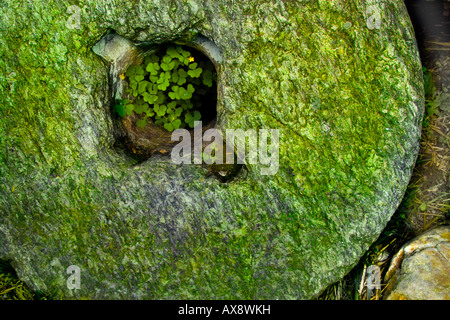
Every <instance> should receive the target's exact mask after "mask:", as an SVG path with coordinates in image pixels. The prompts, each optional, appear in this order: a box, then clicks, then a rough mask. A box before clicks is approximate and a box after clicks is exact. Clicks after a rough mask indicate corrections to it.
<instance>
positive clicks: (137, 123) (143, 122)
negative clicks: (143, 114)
mask: <svg viewBox="0 0 450 320" xmlns="http://www.w3.org/2000/svg"><path fill="white" fill-rule="evenodd" d="M136 125H137V126H138V127H139V128H144V127H145V126H146V125H147V121H146V120H145V119H139V120H138V121H136Z"/></svg>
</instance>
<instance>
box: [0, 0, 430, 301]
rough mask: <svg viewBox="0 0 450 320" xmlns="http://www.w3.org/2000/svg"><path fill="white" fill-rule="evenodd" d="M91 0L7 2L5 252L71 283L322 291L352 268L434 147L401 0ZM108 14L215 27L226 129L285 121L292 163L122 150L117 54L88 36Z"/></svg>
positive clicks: (53, 285) (293, 295)
mask: <svg viewBox="0 0 450 320" xmlns="http://www.w3.org/2000/svg"><path fill="white" fill-rule="evenodd" d="M76 3H77V5H76V6H75V7H74V6H72V7H71V8H69V3H67V2H63V1H12V0H7V1H2V3H1V4H0V17H1V23H0V101H1V103H0V113H1V115H2V117H1V120H0V211H1V216H0V258H2V259H9V260H11V261H12V264H13V266H14V267H15V268H16V270H17V273H18V275H19V277H20V278H21V279H23V280H25V281H26V282H27V283H28V284H29V285H30V286H31V287H32V288H34V289H39V290H42V291H47V290H54V289H56V290H58V292H59V295H60V297H62V298H110V299H111V298H133V299H144V298H147V299H155V298H158V299H175V298H186V299H189V298H204V299H207V298H222V299H229V298H235V299H246V298H253V299H308V298H313V297H315V296H317V295H318V294H319V293H320V292H321V291H322V290H323V289H324V288H325V287H326V286H327V285H329V284H331V283H333V282H335V281H337V280H338V279H339V278H340V277H342V276H343V275H344V274H346V273H347V272H348V271H349V270H350V269H351V268H352V267H353V266H354V264H355V263H356V262H357V261H358V259H359V258H360V257H361V256H362V254H363V253H364V252H365V251H366V250H367V248H368V247H369V246H370V244H371V243H372V242H373V241H374V240H375V239H376V238H377V237H378V235H379V233H380V232H381V230H382V229H383V228H384V226H385V224H386V223H387V221H388V220H389V218H390V216H391V215H392V213H393V212H394V211H395V209H396V207H397V206H398V204H399V202H400V200H401V198H402V196H403V193H404V191H405V188H406V186H407V183H408V181H409V178H410V175H411V169H412V167H413V165H414V162H415V159H416V154H417V150H418V145H419V143H418V141H419V138H420V123H421V119H422V113H423V86H422V70H421V65H420V61H419V55H418V52H417V48H416V44H415V39H414V36H413V32H412V27H411V25H410V21H409V18H408V16H407V13H406V10H405V8H404V4H403V2H402V1H395V2H394V1H392V2H391V1H386V2H380V1H377V2H373V1H361V0H355V1H329V0H317V1H312V0H311V1H295V2H294V1H269V2H263V1H255V0H246V1H236V0H234V1H223V0H222V1H221V0H217V1H195V0H190V1H112V0H104V1H84V0H80V1H77V2H76ZM77 8H78V9H77ZM77 13H79V14H80V16H79V21H78V20H77ZM68 22H70V23H68ZM77 22H79V23H78V24H77ZM111 29H113V30H115V31H116V32H117V33H118V34H119V35H121V36H123V37H125V38H127V39H129V40H130V41H133V42H134V43H139V42H141V41H145V42H147V43H162V42H167V41H173V40H176V39H180V38H182V39H192V38H194V37H196V36H197V35H199V34H201V35H202V36H204V37H206V38H208V39H209V40H211V41H212V42H214V43H215V44H216V46H217V47H218V48H219V49H220V50H221V53H222V61H221V62H220V66H219V68H218V72H219V75H218V78H219V99H218V100H219V101H218V105H217V113H218V119H217V127H218V128H221V129H226V128H233V129H236V128H242V129H249V128H254V129H259V128H268V129H269V128H270V129H271V128H275V129H279V130H280V150H279V152H280V158H279V159H280V163H279V165H280V167H279V170H278V172H277V174H275V175H273V176H263V175H261V174H260V169H261V167H262V165H261V164H259V163H257V164H254V165H248V166H247V169H248V172H247V175H242V176H240V177H238V178H237V179H235V180H233V181H232V182H230V183H222V182H220V181H219V180H218V179H217V178H215V177H214V176H211V175H208V172H207V171H206V170H205V168H204V167H202V166H199V165H182V166H180V165H175V164H173V163H172V162H171V161H170V158H169V157H167V156H166V157H164V156H158V157H152V158H150V159H149V160H148V161H145V162H142V163H138V162H137V161H136V160H134V159H133V158H132V157H130V156H129V155H127V154H126V153H125V152H124V151H123V150H122V149H120V148H117V147H115V141H116V134H117V130H116V122H117V121H118V119H117V118H116V117H115V115H114V114H113V113H112V111H111V104H112V101H111V89H110V83H109V78H108V65H107V63H106V62H105V61H104V60H103V59H102V58H100V57H99V56H97V55H96V54H94V53H93V51H92V47H93V46H94V44H95V43H97V42H98V41H99V40H100V39H101V38H102V36H103V35H104V34H106V33H107V32H108V30H111ZM71 265H76V266H78V267H79V268H80V275H81V282H80V289H70V288H71V287H70V286H69V287H68V286H67V283H66V281H67V279H68V277H69V274H67V268H68V267H69V266H71Z"/></svg>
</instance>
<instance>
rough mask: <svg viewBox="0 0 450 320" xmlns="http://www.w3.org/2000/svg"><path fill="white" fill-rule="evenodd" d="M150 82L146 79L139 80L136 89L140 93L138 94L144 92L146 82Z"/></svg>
mask: <svg viewBox="0 0 450 320" xmlns="http://www.w3.org/2000/svg"><path fill="white" fill-rule="evenodd" d="M149 83H150V82H148V81H141V82H139V89H138V92H139V93H140V94H142V93H144V92H145V89H146V88H147V84H149Z"/></svg>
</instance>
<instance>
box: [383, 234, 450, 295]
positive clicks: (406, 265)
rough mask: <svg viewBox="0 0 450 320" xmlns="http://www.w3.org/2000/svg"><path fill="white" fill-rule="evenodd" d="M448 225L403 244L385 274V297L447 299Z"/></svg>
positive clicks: (449, 265) (449, 277)
mask: <svg viewBox="0 0 450 320" xmlns="http://www.w3.org/2000/svg"><path fill="white" fill-rule="evenodd" d="M449 261H450V227H449V226H441V227H437V228H434V229H432V230H429V231H427V232H425V233H424V234H422V235H420V236H418V237H416V238H415V239H413V240H411V241H410V242H408V243H407V244H406V245H404V246H403V247H402V248H401V249H400V250H399V252H398V253H397V254H396V255H395V257H394V258H393V260H392V262H391V266H390V267H389V270H388V272H387V274H386V279H387V280H388V281H389V287H388V289H387V292H386V293H385V297H386V299H387V300H450V263H449Z"/></svg>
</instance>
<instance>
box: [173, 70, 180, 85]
mask: <svg viewBox="0 0 450 320" xmlns="http://www.w3.org/2000/svg"><path fill="white" fill-rule="evenodd" d="M178 79H179V78H178V71H177V70H174V71H173V72H172V82H173V83H177V82H178Z"/></svg>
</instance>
